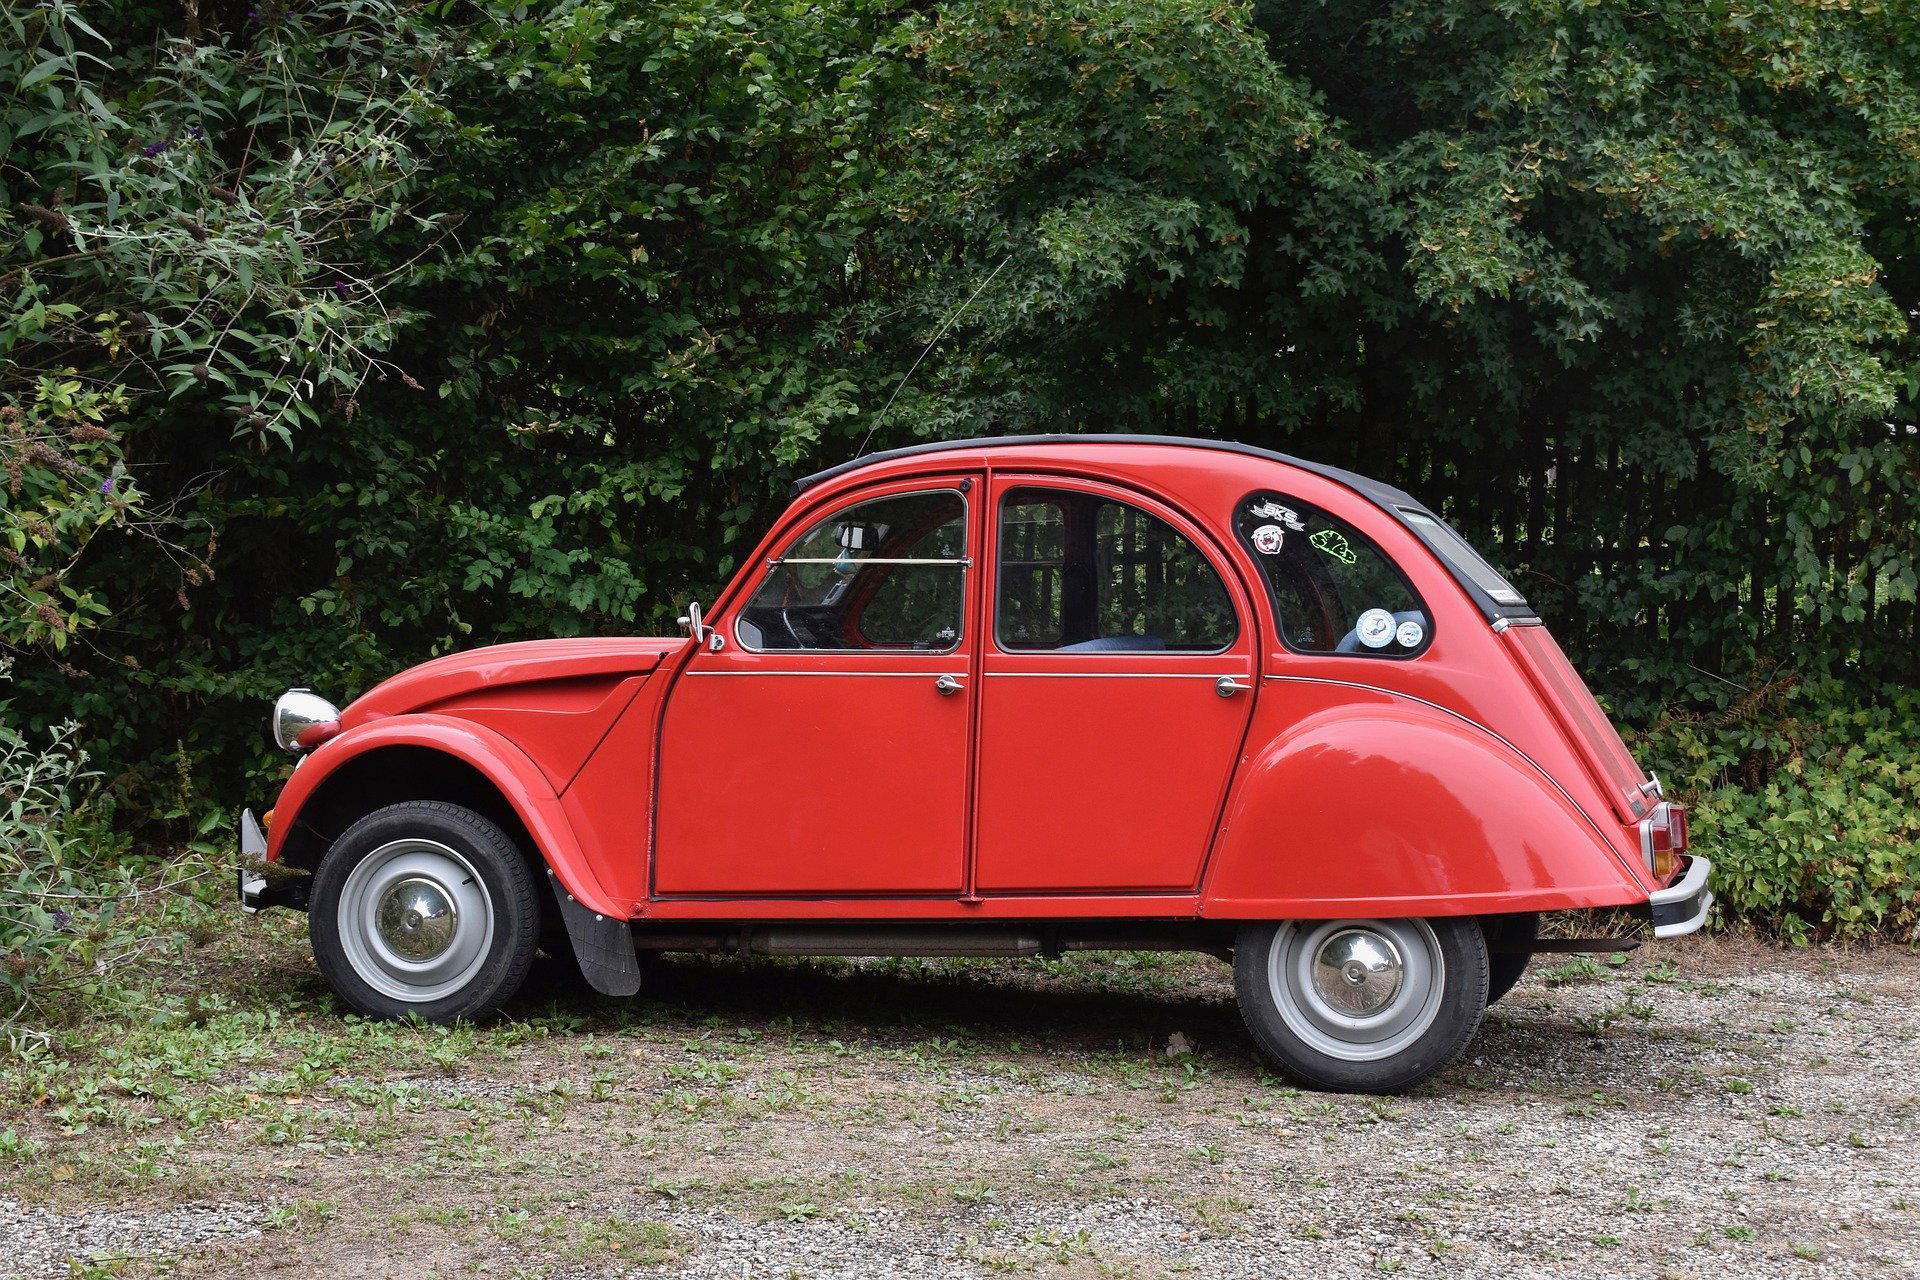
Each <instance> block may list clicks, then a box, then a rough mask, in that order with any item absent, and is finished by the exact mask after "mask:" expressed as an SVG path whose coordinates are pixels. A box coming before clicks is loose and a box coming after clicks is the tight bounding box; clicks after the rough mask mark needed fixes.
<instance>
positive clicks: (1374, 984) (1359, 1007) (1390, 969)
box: [1313, 929, 1407, 1014]
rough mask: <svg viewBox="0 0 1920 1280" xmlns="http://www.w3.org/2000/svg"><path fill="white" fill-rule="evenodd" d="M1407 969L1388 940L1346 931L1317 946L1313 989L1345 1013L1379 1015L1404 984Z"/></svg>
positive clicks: (1397, 950)
mask: <svg viewBox="0 0 1920 1280" xmlns="http://www.w3.org/2000/svg"><path fill="white" fill-rule="evenodd" d="M1406 978H1407V966H1406V962H1405V961H1404V960H1402V959H1401V958H1400V948H1398V947H1396V946H1394V945H1393V940H1392V939H1391V938H1388V937H1385V936H1384V935H1381V934H1378V933H1372V932H1369V931H1368V930H1366V929H1347V930H1345V931H1343V932H1341V933H1336V934H1334V935H1333V936H1332V937H1331V938H1328V939H1327V940H1326V941H1325V942H1323V943H1321V944H1320V954H1319V955H1318V956H1316V957H1315V959H1314V965H1313V989H1314V990H1315V991H1317V992H1318V993H1319V994H1320V998H1321V999H1323V1000H1325V1001H1326V1002H1327V1003H1328V1004H1329V1005H1332V1006H1333V1007H1334V1008H1336V1009H1339V1010H1342V1011H1343V1012H1346V1013H1353V1014H1369V1013H1378V1012H1379V1011H1380V1010H1381V1009H1382V1008H1384V1007H1385V1006H1386V1005H1388V1004H1389V1003H1391V1002H1392V1000H1393V998H1394V997H1395V996H1397V995H1399V994H1400V988H1401V987H1403V986H1405V985H1406Z"/></svg>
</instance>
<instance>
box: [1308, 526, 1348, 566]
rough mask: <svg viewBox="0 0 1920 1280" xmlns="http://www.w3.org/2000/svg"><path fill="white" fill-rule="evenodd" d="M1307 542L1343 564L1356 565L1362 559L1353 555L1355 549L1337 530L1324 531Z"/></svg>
mask: <svg viewBox="0 0 1920 1280" xmlns="http://www.w3.org/2000/svg"><path fill="white" fill-rule="evenodd" d="M1307 541H1308V542H1311V543H1312V544H1313V545H1314V546H1316V547H1318V548H1320V549H1321V550H1322V551H1324V552H1326V553H1327V554H1328V555H1330V556H1332V557H1333V558H1334V559H1335V560H1338V561H1339V562H1340V563H1341V564H1354V563H1356V562H1358V561H1359V559H1360V557H1359V556H1357V555H1355V554H1354V553H1353V548H1352V547H1350V546H1348V545H1347V540H1346V538H1345V537H1343V536H1342V535H1341V534H1340V533H1339V532H1337V531H1336V530H1333V529H1322V530H1320V531H1319V532H1318V533H1316V534H1314V535H1313V536H1312V537H1311V538H1308V539H1307Z"/></svg>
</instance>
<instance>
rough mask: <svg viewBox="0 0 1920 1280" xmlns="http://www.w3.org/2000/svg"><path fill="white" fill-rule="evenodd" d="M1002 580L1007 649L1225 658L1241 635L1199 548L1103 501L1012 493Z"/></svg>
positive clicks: (1004, 516) (1005, 515)
mask: <svg viewBox="0 0 1920 1280" xmlns="http://www.w3.org/2000/svg"><path fill="white" fill-rule="evenodd" d="M998 583H999V585H998V590H997V593H996V594H997V596H998V602H997V605H996V608H995V617H996V619H997V622H996V630H997V634H998V636H999V641H1000V645H1001V647H1002V648H1005V649H1017V650H1036V649H1050V650H1058V651H1078V652H1088V653H1097V652H1113V653H1121V652H1142V653H1147V652H1181V653H1217V652H1219V651H1220V650H1222V649H1225V648H1226V647H1227V646H1229V645H1231V644H1232V643H1233V641H1234V637H1235V636H1236V635H1238V634H1239V624H1238V620H1237V619H1236V618H1235V617H1234V613H1233V601H1232V598H1231V597H1230V596H1229V595H1228V594H1227V588H1226V585H1225V584H1224V583H1223V582H1221V581H1220V575H1219V574H1218V573H1216V572H1214V568H1213V566H1212V565H1211V564H1209V563H1208V562H1207V558H1206V556H1204V555H1202V554H1201V552H1200V549H1199V548H1198V547H1196V546H1194V545H1193V543H1192V542H1190V541H1189V540H1188V539H1187V538H1185V537H1184V536H1182V535H1181V534H1180V532H1179V531H1178V530H1176V529H1175V528H1173V526H1171V525H1169V524H1168V523H1167V522H1166V521H1164V520H1162V519H1160V518H1159V517H1158V516H1155V515H1152V514H1151V513H1149V512H1146V511H1142V510H1141V509H1140V508H1138V507H1135V506H1132V505H1130V504H1128V503H1125V502H1116V501H1114V500H1113V499H1111V498H1106V497H1102V496H1100V495H1098V494H1091V493H1078V492H1074V491H1072V490H1067V489H1037V488H1021V489H1013V490H1010V491H1009V492H1008V493H1007V495H1006V496H1005V498H1003V499H1002V500H1001V503H1000V545H999V567H998Z"/></svg>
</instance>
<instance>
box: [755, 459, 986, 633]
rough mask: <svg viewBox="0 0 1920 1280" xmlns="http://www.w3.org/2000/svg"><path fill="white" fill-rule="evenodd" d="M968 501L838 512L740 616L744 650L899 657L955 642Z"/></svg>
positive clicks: (884, 502) (775, 571)
mask: <svg viewBox="0 0 1920 1280" xmlns="http://www.w3.org/2000/svg"><path fill="white" fill-rule="evenodd" d="M966 549H967V502H966V499H965V497H963V496H962V495H961V494H959V493H958V492H956V491H954V490H951V489H939V490H934V491H932V492H928V493H903V494H897V495H895V496H893V497H888V498H876V499H874V500H873V501H871V502H862V503H858V504H856V505H854V506H851V507H846V508H843V509H842V510H840V511H838V512H836V513H835V514H833V515H831V516H829V517H827V518H826V519H825V520H822V521H821V522H820V523H819V524H816V525H814V526H813V528H811V529H809V530H807V532H806V533H804V534H802V535H801V537H800V538H799V540H798V541H796V542H794V543H793V544H792V545H791V546H790V547H788V548H787V550H786V553H785V554H784V555H782V556H780V557H779V558H778V559H777V560H775V561H774V562H773V564H772V565H771V566H770V567H769V569H768V571H767V577H766V581H764V582H762V583H761V584H760V589H759V590H758V591H755V592H754V593H753V598H752V599H751V600H749V601H747V604H746V607H745V608H744V609H742V610H741V611H740V621H739V625H738V628H737V633H738V636H739V640H740V643H741V645H742V646H744V647H745V648H748V649H755V650H769V649H822V650H862V649H904V650H918V651H922V652H929V653H945V652H949V651H951V650H953V649H954V648H956V647H958V645H959V643H960V628H961V619H962V616H963V613H964V603H965V599H966V565H967V560H966Z"/></svg>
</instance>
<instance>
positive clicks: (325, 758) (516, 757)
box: [267, 715, 634, 917]
mask: <svg viewBox="0 0 1920 1280" xmlns="http://www.w3.org/2000/svg"><path fill="white" fill-rule="evenodd" d="M383 747H426V748H429V749H431V750H434V751H440V752H444V753H445V754H447V755H449V756H452V757H453V758H454V759H456V760H461V761H464V762H466V763H467V764H470V765H472V766H473V767H474V768H476V769H478V770H479V771H480V772H481V773H482V774H484V775H485V776H486V778H487V779H488V780H489V781H490V782H492V783H493V785H494V786H495V787H497V788H498V789H499V791H500V794H501V795H502V796H504V797H506V800H507V803H508V804H511V805H512V806H513V810H514V812H515V813H516V814H517V815H519V818H520V821H521V822H523V823H524V824H526V828H527V833H528V834H529V835H531V836H532V837H533V839H534V842H535V843H536V844H537V845H539V847H540V852H541V853H542V854H543V855H545V857H546V860H547V865H549V866H551V867H552V868H553V871H554V874H555V875H556V876H558V877H559V878H560V883H561V884H562V885H563V886H565V888H566V890H567V892H569V893H571V894H572V895H573V896H574V897H576V898H578V899H579V900H580V901H581V902H583V903H585V904H586V905H587V906H588V907H590V908H591V909H592V910H594V911H598V912H602V913H604V914H607V915H616V916H621V917H625V916H628V915H631V914H632V912H633V907H634V903H633V902H632V901H631V900H628V899H623V898H617V897H615V896H613V895H611V894H609V893H608V892H607V891H606V889H605V888H604V887H603V886H602V885H601V884H600V881H599V879H598V877H596V876H595V875H594V873H593V870H592V868H591V867H590V866H589V865H588V862H587V859H586V857H585V855H584V853H583V851H582V849H581V845H580V842H579V840H578V839H577V838H576V836H575V834H574V830H573V825H572V823H571V822H570V821H569V820H568V818H567V815H566V812H565V810H564V809H563V808H562V807H561V804H560V797H559V796H557V795H555V794H554V791H553V788H552V786H551V785H550V784H549V783H548V782H547V780H546V778H545V777H543V776H542V775H541V773H540V770H539V767H538V766H536V765H535V764H534V762H533V761H532V760H531V759H530V758H528V756H527V755H526V753H525V752H523V751H521V750H520V749H519V748H518V747H516V746H514V745H513V743H511V742H509V741H507V739H506V738H504V737H502V736H501V735H500V734H499V733H497V732H495V731H494V730H492V729H489V728H486V727H485V726H484V725H478V724H474V723H472V722H470V721H466V720H453V719H445V718H442V717H439V716H428V715H404V716H389V717H387V718H385V719H381V720H376V721H374V722H372V723H369V724H363V725H361V727H359V728H357V729H355V730H353V731H352V732H350V733H344V734H342V735H341V736H339V737H337V738H334V739H333V740H332V741H330V742H328V743H326V744H325V745H323V746H321V747H320V748H319V749H318V750H316V751H315V752H314V753H313V754H312V755H311V756H309V757H308V758H307V759H306V761H305V762H304V763H302V764H301V766H300V767H299V768H298V769H295V770H294V773H293V776H292V777H291V778H289V779H288V780H287V783H286V786H284V787H283V788H281V791H280V798H279V800H278V801H277V802H276V803H275V805H274V822H273V827H272V830H271V831H270V832H269V833H268V837H267V858H268V859H269V860H270V861H278V860H279V858H280V852H281V849H282V847H283V846H284V845H285V843H286V838H287V833H288V832H290V831H292V830H293V828H294V824H295V823H296V822H298V821H299V816H300V806H301V805H303V804H305V803H306V802H307V800H308V799H309V798H310V797H311V796H312V795H313V793H314V792H315V791H316V790H318V789H319V787H320V784H321V783H323V782H325V781H326V779H327V777H328V775H330V774H331V773H332V772H333V771H334V770H336V769H338V768H339V767H340V766H341V765H343V764H345V763H347V762H348V761H349V760H352V759H354V758H355V757H357V756H360V755H363V754H365V753H367V752H369V751H378V750H380V749H381V748H383Z"/></svg>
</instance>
